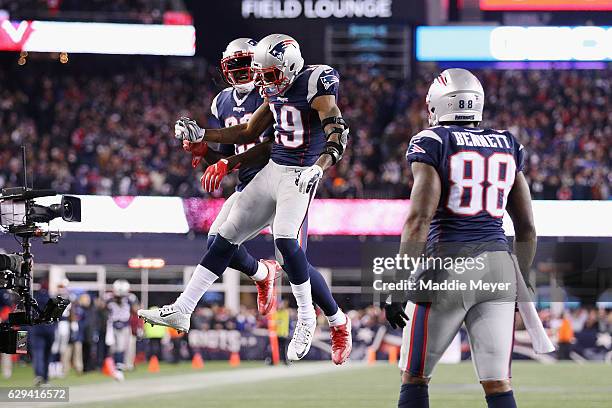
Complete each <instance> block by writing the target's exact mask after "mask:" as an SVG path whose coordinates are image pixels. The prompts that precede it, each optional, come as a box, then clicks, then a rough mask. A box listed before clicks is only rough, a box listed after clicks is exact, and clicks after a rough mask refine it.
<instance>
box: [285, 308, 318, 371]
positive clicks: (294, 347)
mask: <svg viewBox="0 0 612 408" xmlns="http://www.w3.org/2000/svg"><path fill="white" fill-rule="evenodd" d="M316 328H317V321H316V319H312V320H301V319H299V318H298V321H297V323H296V325H295V330H294V331H293V337H292V338H291V341H290V342H289V347H287V358H288V359H289V360H290V361H297V360H301V359H302V358H303V357H304V356H305V355H306V354H308V352H309V351H310V346H311V345H312V339H313V337H314V333H315V329H316Z"/></svg>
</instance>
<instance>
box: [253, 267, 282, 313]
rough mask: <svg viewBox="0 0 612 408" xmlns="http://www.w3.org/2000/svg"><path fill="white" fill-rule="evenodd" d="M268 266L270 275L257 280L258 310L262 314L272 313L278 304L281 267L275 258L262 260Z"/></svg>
mask: <svg viewBox="0 0 612 408" xmlns="http://www.w3.org/2000/svg"><path fill="white" fill-rule="evenodd" d="M260 262H261V263H263V264H264V265H265V266H266V268H268V276H266V278H265V279H264V280H261V281H256V282H255V285H256V286H257V310H258V311H259V314H261V315H262V316H265V315H267V314H268V313H270V311H271V310H272V308H273V307H274V305H275V304H276V285H275V284H276V278H277V276H278V272H279V271H280V270H281V267H280V265H279V263H278V262H276V261H273V260H264V259H261V260H260Z"/></svg>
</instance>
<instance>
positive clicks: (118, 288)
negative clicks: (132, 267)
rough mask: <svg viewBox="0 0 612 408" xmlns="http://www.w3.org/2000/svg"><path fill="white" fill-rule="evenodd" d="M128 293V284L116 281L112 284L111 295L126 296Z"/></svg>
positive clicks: (121, 280) (120, 280)
mask: <svg viewBox="0 0 612 408" xmlns="http://www.w3.org/2000/svg"><path fill="white" fill-rule="evenodd" d="M129 293H130V282H128V281H126V280H125V279H117V280H116V281H114V282H113V294H114V295H115V296H117V297H121V296H127V295H128V294H129Z"/></svg>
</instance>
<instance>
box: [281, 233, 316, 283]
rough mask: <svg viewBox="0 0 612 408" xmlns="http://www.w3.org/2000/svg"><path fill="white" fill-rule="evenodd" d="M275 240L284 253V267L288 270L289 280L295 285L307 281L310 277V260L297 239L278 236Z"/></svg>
mask: <svg viewBox="0 0 612 408" xmlns="http://www.w3.org/2000/svg"><path fill="white" fill-rule="evenodd" d="M274 242H275V244H276V248H278V250H279V251H280V253H281V254H282V255H283V262H284V264H283V269H284V270H285V272H287V276H288V277H289V282H291V283H292V284H294V285H301V284H302V283H304V282H306V281H307V280H308V278H309V275H308V261H307V260H306V254H305V253H304V251H302V248H300V245H299V244H298V242H297V239H291V238H277V239H275V240H274Z"/></svg>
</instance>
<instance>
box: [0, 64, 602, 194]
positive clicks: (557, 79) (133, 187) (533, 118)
mask: <svg viewBox="0 0 612 408" xmlns="http://www.w3.org/2000/svg"><path fill="white" fill-rule="evenodd" d="M136 61H138V62H136ZM92 63H93V64H92ZM36 64H38V62H33V63H28V64H27V65H26V66H21V67H20V66H16V65H15V66H14V67H13V68H12V69H10V70H7V71H3V72H0V81H2V83H3V84H4V86H3V87H2V89H1V90H0V143H1V144H2V146H3V147H4V148H3V150H2V152H0V187H4V186H7V185H16V183H15V182H16V180H15V178H16V177H19V176H18V175H19V174H20V169H21V164H20V155H19V154H18V153H19V146H20V145H21V143H23V142H24V141H25V142H27V143H28V145H29V146H31V151H30V153H29V157H30V163H31V165H32V167H31V168H32V169H33V171H34V180H35V185H36V187H39V188H46V187H48V188H54V189H56V190H57V191H58V192H61V193H68V192H69V193H75V194H103V195H178V196H182V197H196V196H203V195H206V193H204V192H203V191H202V189H201V188H200V186H199V182H198V180H199V176H200V174H201V173H202V171H203V169H202V168H200V169H198V170H197V171H193V170H192V169H191V166H190V157H189V155H188V154H186V153H184V152H183V151H182V150H181V149H180V147H179V146H178V143H177V142H176V141H175V140H174V138H173V131H172V129H173V124H174V121H175V120H176V118H178V117H179V116H182V115H186V116H190V117H193V118H196V119H197V120H198V122H199V123H200V125H202V126H206V124H207V119H208V115H209V107H210V102H211V100H212V98H213V97H214V96H215V94H216V93H217V92H218V91H219V90H220V89H222V87H223V84H222V82H221V80H220V77H219V75H218V72H217V68H216V65H214V64H211V65H207V64H206V63H205V62H204V61H202V60H193V61H184V60H172V59H166V60H156V59H154V58H148V59H147V57H142V59H141V60H130V64H129V65H126V64H125V63H120V60H119V59H118V58H117V59H113V58H112V57H105V59H104V62H103V63H102V62H100V64H98V61H97V60H96V57H86V58H84V59H81V60H80V61H77V62H75V63H72V61H71V64H70V65H71V66H58V65H57V64H55V65H53V66H51V65H50V64H49V65H50V66H49V69H47V70H44V72H41V69H40V68H41V67H40V66H38V67H30V65H36ZM40 64H44V62H40ZM421 69H422V71H423V73H422V74H421V75H419V76H418V78H417V79H416V80H415V81H413V82H406V81H403V82H399V81H395V80H390V79H387V78H385V77H384V76H383V75H380V74H378V73H377V71H376V70H375V69H372V68H369V67H367V66H360V67H355V68H352V69H349V70H347V71H346V72H342V73H341V74H342V80H341V81H342V82H341V95H340V108H341V110H342V112H343V115H344V116H345V117H346V118H347V120H348V122H349V124H350V126H351V141H350V148H349V149H348V151H347V154H346V155H345V159H343V160H342V161H341V162H340V164H339V165H338V166H336V167H334V168H332V169H331V170H330V171H329V172H328V173H327V174H326V176H325V180H324V182H323V183H322V184H321V186H320V187H319V191H318V196H319V197H322V198H324V197H329V198H407V197H408V196H409V193H410V188H411V177H410V172H409V169H408V167H407V164H406V161H405V160H404V154H405V152H406V149H407V146H408V143H409V140H410V138H411V136H412V135H414V134H416V133H418V132H419V131H420V130H421V129H423V128H425V127H427V116H426V111H425V106H424V99H425V94H426V92H427V88H428V86H429V83H430V81H431V80H432V79H433V77H434V75H435V74H436V72H437V71H438V68H437V67H431V66H421ZM611 69H612V68H608V69H605V70H579V71H575V70H574V71H569V70H568V71H564V70H522V71H516V70H477V71H475V73H476V75H477V76H479V78H480V79H481V80H482V82H483V86H484V89H485V93H486V104H485V120H484V123H483V125H484V126H490V127H493V128H503V129H509V130H510V131H511V132H512V133H513V134H514V135H515V136H516V137H517V138H518V139H519V140H520V142H521V143H522V144H523V145H524V146H525V148H526V151H527V156H526V163H525V165H526V169H525V173H526V176H527V179H528V181H529V183H530V185H531V190H532V195H533V197H534V198H535V199H548V200H556V199H558V200H569V199H573V200H606V199H609V198H610V196H611V191H610V185H611V184H612V180H611V177H612V176H611V174H612V173H611V172H610V167H611V162H612V150H610V149H609V144H610V140H611V139H612V126H611V121H610V119H611V117H610V112H612V109H611V108H610V103H611V102H610V94H609V89H610V86H611V84H610V78H611V75H610V70H611ZM29 73H32V74H34V73H35V75H29ZM235 182H236V180H235V178H234V177H228V178H227V180H225V182H224V183H223V185H222V189H221V190H218V191H217V192H215V193H214V195H216V196H221V195H224V196H227V195H229V194H230V193H231V192H232V190H233V187H234V184H235Z"/></svg>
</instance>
